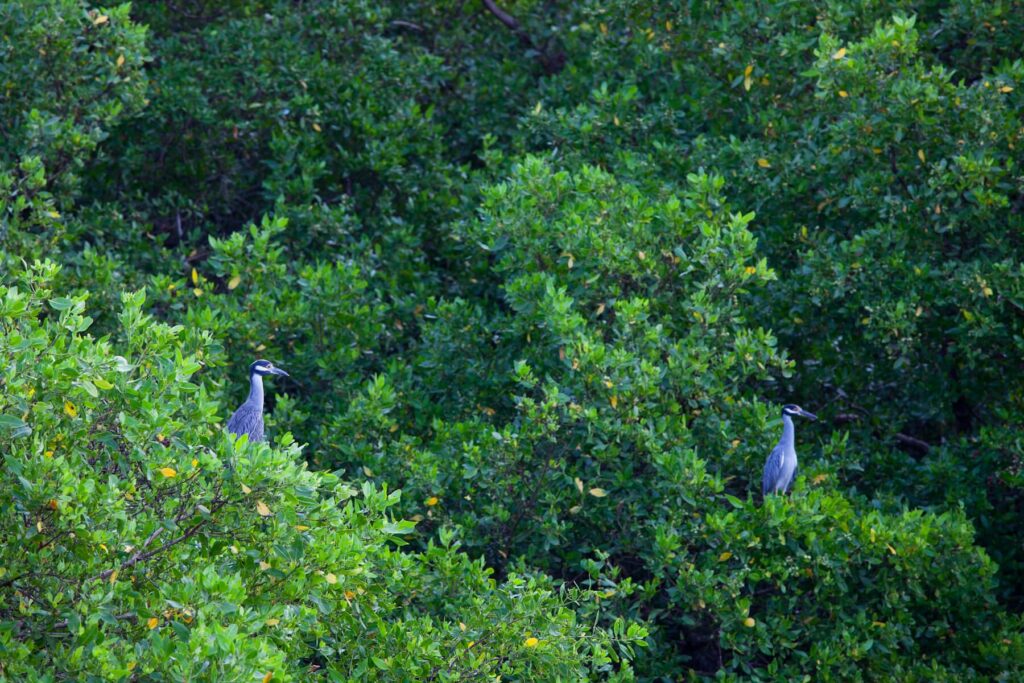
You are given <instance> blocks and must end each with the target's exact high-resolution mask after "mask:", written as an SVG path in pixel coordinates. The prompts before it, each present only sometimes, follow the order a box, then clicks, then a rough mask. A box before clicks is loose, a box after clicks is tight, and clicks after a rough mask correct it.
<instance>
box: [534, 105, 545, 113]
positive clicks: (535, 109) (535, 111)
mask: <svg viewBox="0 0 1024 683" xmlns="http://www.w3.org/2000/svg"><path fill="white" fill-rule="evenodd" d="M542 108H543V105H542V104H541V103H540V102H538V103H537V106H536V107H534V108H533V113H534V114H539V113H540V110H541V109H542Z"/></svg>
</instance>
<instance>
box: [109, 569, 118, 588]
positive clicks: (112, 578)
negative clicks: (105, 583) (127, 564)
mask: <svg viewBox="0 0 1024 683" xmlns="http://www.w3.org/2000/svg"><path fill="white" fill-rule="evenodd" d="M117 574H118V571H117V570H116V569H115V570H114V573H113V574H111V575H110V585H111V586H113V585H114V582H115V581H117Z"/></svg>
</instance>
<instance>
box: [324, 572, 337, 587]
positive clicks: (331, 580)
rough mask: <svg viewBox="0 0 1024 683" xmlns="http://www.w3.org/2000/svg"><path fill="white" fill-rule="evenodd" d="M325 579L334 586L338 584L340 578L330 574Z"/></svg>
mask: <svg viewBox="0 0 1024 683" xmlns="http://www.w3.org/2000/svg"><path fill="white" fill-rule="evenodd" d="M324 578H325V579H326V580H327V583H329V584H331V585H332V586H333V585H334V584H336V583H338V577H337V576H335V575H334V574H328V575H326V576H325V577H324Z"/></svg>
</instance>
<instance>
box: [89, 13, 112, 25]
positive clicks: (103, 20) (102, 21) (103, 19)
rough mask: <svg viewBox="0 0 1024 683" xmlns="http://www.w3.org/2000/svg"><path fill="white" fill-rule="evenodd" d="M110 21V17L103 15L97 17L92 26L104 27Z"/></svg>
mask: <svg viewBox="0 0 1024 683" xmlns="http://www.w3.org/2000/svg"><path fill="white" fill-rule="evenodd" d="M108 21H110V17H108V16H107V15H106V14H101V15H99V16H98V17H96V18H95V19H93V20H92V24H93V26H102V25H103V24H105V23H107V22H108Z"/></svg>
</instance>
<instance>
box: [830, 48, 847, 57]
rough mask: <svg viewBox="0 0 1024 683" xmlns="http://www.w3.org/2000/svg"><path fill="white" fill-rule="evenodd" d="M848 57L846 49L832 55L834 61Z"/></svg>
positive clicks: (840, 49)
mask: <svg viewBox="0 0 1024 683" xmlns="http://www.w3.org/2000/svg"><path fill="white" fill-rule="evenodd" d="M845 56H846V48H845V47H841V48H839V49H838V50H836V51H835V52H834V53H833V54H832V59H842V58H843V57H845Z"/></svg>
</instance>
